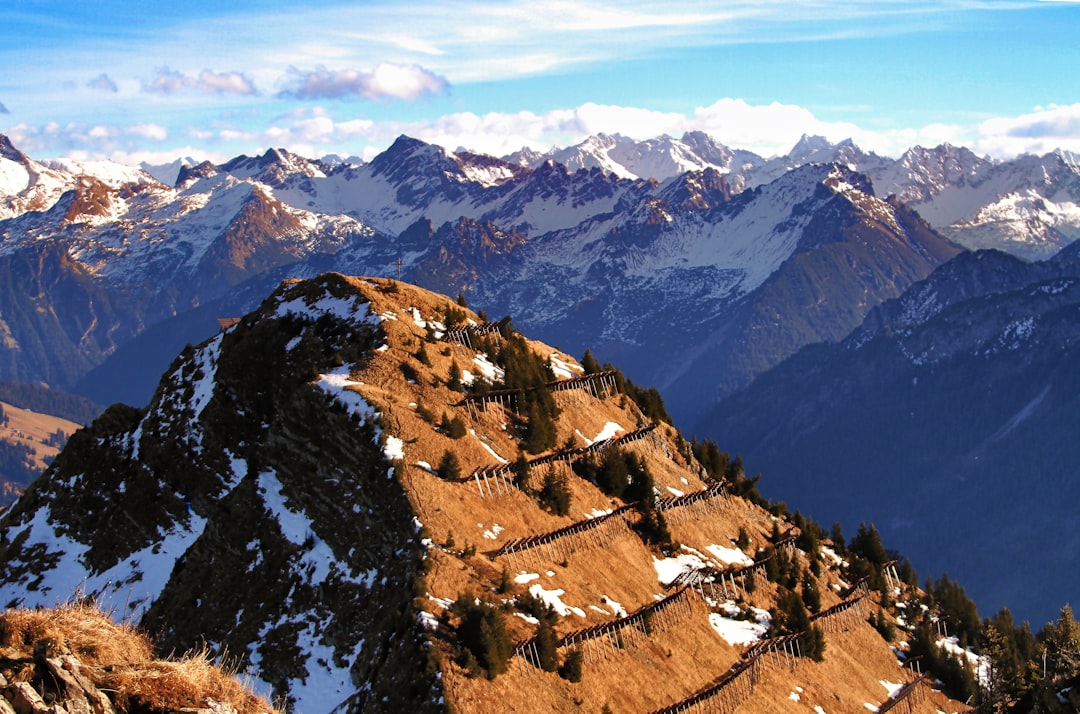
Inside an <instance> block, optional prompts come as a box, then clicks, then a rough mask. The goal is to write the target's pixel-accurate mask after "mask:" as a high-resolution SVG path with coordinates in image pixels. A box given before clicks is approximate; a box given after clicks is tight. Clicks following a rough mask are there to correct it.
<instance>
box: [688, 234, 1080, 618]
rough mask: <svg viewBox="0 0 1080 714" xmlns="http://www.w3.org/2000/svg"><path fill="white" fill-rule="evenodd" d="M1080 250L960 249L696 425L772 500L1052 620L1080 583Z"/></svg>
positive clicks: (987, 602) (981, 594)
mask: <svg viewBox="0 0 1080 714" xmlns="http://www.w3.org/2000/svg"><path fill="white" fill-rule="evenodd" d="M1076 253H1077V251H1076V249H1075V247H1073V248H1070V249H1068V250H1066V251H1065V252H1063V253H1062V254H1061V255H1059V256H1057V257H1056V258H1055V259H1053V260H1051V261H1046V262H1043V263H1024V262H1023V261H1020V260H1018V259H1016V258H1012V257H1010V256H1007V255H1005V254H1001V253H993V252H989V253H974V254H965V255H960V256H958V257H957V258H955V259H954V260H953V261H952V262H950V263H948V264H946V265H945V266H943V267H942V268H940V269H939V270H938V271H936V272H935V273H934V274H933V275H931V276H930V278H928V279H927V280H926V281H924V282H922V283H920V284H917V285H915V286H914V287H913V288H911V289H910V290H909V291H908V292H907V293H905V295H904V296H903V297H902V298H900V299H899V300H895V301H890V302H888V303H885V304H884V305H882V306H881V307H880V308H879V309H878V310H876V311H874V312H873V313H871V315H870V317H869V318H868V319H867V321H866V323H865V324H864V326H863V328H861V329H860V330H857V331H856V332H855V333H853V334H852V335H851V336H850V337H849V338H848V339H846V340H845V341H844V342H843V343H841V344H838V345H828V346H826V345H817V346H813V347H808V348H806V349H804V350H803V351H801V352H799V353H798V354H796V355H795V356H794V357H792V358H791V359H789V360H787V361H785V362H784V363H782V364H780V365H779V366H778V367H776V368H774V369H773V370H771V371H770V372H767V373H765V374H763V375H762V376H761V377H759V378H758V379H757V380H756V381H755V382H754V383H753V384H752V385H751V386H750V387H749V388H748V389H746V390H744V391H743V392H741V393H739V394H737V395H734V396H732V397H731V398H729V399H727V400H724V401H722V402H721V403H720V404H719V405H718V406H717V408H716V409H715V410H714V412H713V413H712V415H710V416H709V417H708V418H707V419H705V420H704V421H702V422H701V424H700V425H699V427H698V433H701V434H707V435H709V436H711V437H714V438H717V439H719V440H720V441H721V442H722V443H725V444H727V445H728V446H729V447H730V448H732V449H733V450H735V451H738V452H739V453H741V454H743V456H744V457H745V459H746V462H747V464H748V465H749V466H750V467H751V468H753V469H755V470H757V469H761V470H763V471H764V472H766V473H768V474H771V475H772V478H771V479H770V481H769V483H768V484H767V487H766V490H767V491H768V492H769V493H770V494H771V495H773V496H774V497H782V498H785V499H788V500H790V501H792V502H794V503H798V504H799V505H800V507H802V508H807V509H808V510H809V511H810V512H811V513H812V514H813V515H814V516H815V517H816V518H819V519H823V520H834V519H835V520H840V521H843V522H844V523H845V525H847V526H848V527H853V526H854V525H855V524H857V523H858V522H859V521H860V520H873V521H875V522H877V523H878V525H879V527H881V529H882V533H883V535H884V537H885V538H886V539H887V540H888V541H889V542H892V543H896V544H897V545H898V546H899V547H900V548H901V549H902V550H903V551H904V552H905V553H907V554H908V555H909V556H910V557H912V558H913V559H914V560H916V561H917V562H919V563H921V564H922V565H923V567H926V568H929V569H931V570H933V571H938V572H940V571H944V570H948V571H949V573H950V574H952V575H954V576H959V577H960V578H961V579H962V581H963V582H965V583H966V584H967V585H968V586H969V588H970V590H971V592H972V594H973V595H974V596H975V597H976V599H977V600H978V602H979V603H980V605H982V606H983V607H984V608H986V609H996V608H998V607H1000V606H1002V605H1005V604H1008V605H1009V607H1010V608H1012V609H1013V612H1014V613H1016V614H1017V615H1019V616H1020V617H1022V618H1026V619H1031V621H1032V622H1042V621H1044V620H1045V619H1048V618H1050V617H1051V616H1052V615H1053V613H1054V612H1056V610H1057V608H1058V607H1060V605H1061V603H1062V602H1063V601H1067V600H1070V599H1074V598H1075V594H1076V593H1077V592H1078V591H1080V575H1078V573H1080V571H1078V570H1077V568H1076V563H1077V562H1078V561H1080V537H1078V536H1077V533H1078V532H1080V531H1078V528H1080V520H1078V518H1080V516H1078V513H1080V512H1078V511H1077V509H1076V504H1077V503H1078V502H1080V501H1078V499H1080V481H1078V480H1077V479H1076V478H1075V473H1076V464H1077V463H1078V459H1080V446H1078V443H1080V442H1077V440H1076V438H1075V427H1076V425H1077V424H1080V396H1078V395H1080V264H1078V263H1077V261H1076V257H1075V254H1076ZM1034 583H1038V587H1035V586H1034Z"/></svg>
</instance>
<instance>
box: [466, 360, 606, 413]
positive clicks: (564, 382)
mask: <svg viewBox="0 0 1080 714" xmlns="http://www.w3.org/2000/svg"><path fill="white" fill-rule="evenodd" d="M615 375H616V373H615V372H613V371H607V372H593V373H592V374H583V375H581V376H578V377H568V378H567V379H556V380H555V381H553V382H548V383H547V384H545V385H544V386H542V387H530V388H529V389H493V390H491V391H489V392H485V393H483V394H470V395H468V396H467V397H465V398H464V399H462V400H461V401H460V402H458V403H457V404H455V405H454V406H455V407H466V408H467V409H468V410H469V416H471V417H472V418H473V419H476V418H478V417H479V414H480V412H484V413H486V412H487V410H488V405H489V404H497V405H498V406H500V407H502V408H503V409H506V410H507V411H512V412H517V411H518V397H520V396H521V395H522V394H524V393H525V392H526V391H531V390H535V389H547V390H548V391H551V392H555V393H558V392H565V391H568V390H571V389H583V390H585V391H587V392H588V393H589V394H591V395H593V396H594V397H596V398H597V399H599V398H601V392H602V393H603V396H609V395H612V394H617V393H618V391H619V390H618V382H617V381H616V378H615Z"/></svg>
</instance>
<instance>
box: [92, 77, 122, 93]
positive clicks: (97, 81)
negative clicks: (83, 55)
mask: <svg viewBox="0 0 1080 714" xmlns="http://www.w3.org/2000/svg"><path fill="white" fill-rule="evenodd" d="M86 86H87V87H90V89H96V90H98V91H99V92H109V93H111V94H116V93H117V92H118V91H120V88H119V87H117V86H116V82H114V81H113V80H112V78H111V77H109V75H107V74H105V73H104V72H102V73H101V74H99V75H98V76H96V77H94V78H93V79H91V80H90V81H89V82H87V83H86Z"/></svg>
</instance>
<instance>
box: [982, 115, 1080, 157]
mask: <svg viewBox="0 0 1080 714" xmlns="http://www.w3.org/2000/svg"><path fill="white" fill-rule="evenodd" d="M972 144H973V146H972V148H975V149H976V150H977V151H979V152H980V153H988V154H990V155H992V156H1014V155H1017V154H1044V153H1046V152H1048V151H1052V150H1054V149H1057V148H1064V149H1069V150H1070V151H1080V103H1077V104H1070V105H1066V106H1057V105H1050V106H1049V107H1045V108H1044V107H1036V108H1035V109H1034V110H1033V111H1032V112H1030V113H1028V114H1022V115H1021V116H1018V117H998V118H995V119H988V120H986V121H984V122H982V123H981V124H979V126H978V127H977V128H976V130H975V136H974V137H973V140H972Z"/></svg>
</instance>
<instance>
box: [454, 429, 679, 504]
mask: <svg viewBox="0 0 1080 714" xmlns="http://www.w3.org/2000/svg"><path fill="white" fill-rule="evenodd" d="M654 429H656V422H653V423H651V424H648V425H646V426H643V427H641V428H640V429H634V430H633V431H628V432H627V433H625V434H623V435H622V436H617V437H613V438H611V439H601V440H600V441H596V442H593V443H592V444H589V445H588V446H582V447H578V448H576V449H561V450H559V451H556V452H553V453H551V454H547V455H545V456H539V457H537V458H535V459H529V460H528V461H527V462H526V463H527V464H528V467H529V469H533V468H536V467H538V466H545V465H547V464H552V463H555V462H557V461H565V462H566V463H568V464H569V463H571V462H572V461H573V460H574V459H576V458H580V457H582V456H585V455H588V454H597V453H600V452H602V451H604V450H605V449H607V448H608V447H611V446H622V445H624V444H629V443H631V442H634V441H639V440H641V439H644V438H645V437H646V436H648V435H649V434H651V433H652V432H653V430H654ZM515 475H516V474H515V473H514V464H513V463H510V462H507V463H504V464H495V465H494V466H477V467H476V468H475V469H473V472H472V473H471V474H469V475H468V476H467V477H465V478H463V479H462V481H468V480H474V481H476V488H477V489H478V490H479V491H480V497H481V498H492V497H494V496H502V495H505V494H509V493H511V492H512V491H515V490H518V487H517V484H516V483H514V476H515ZM492 484H494V485H495V488H492V487H491V486H492ZM691 495H692V494H691Z"/></svg>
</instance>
